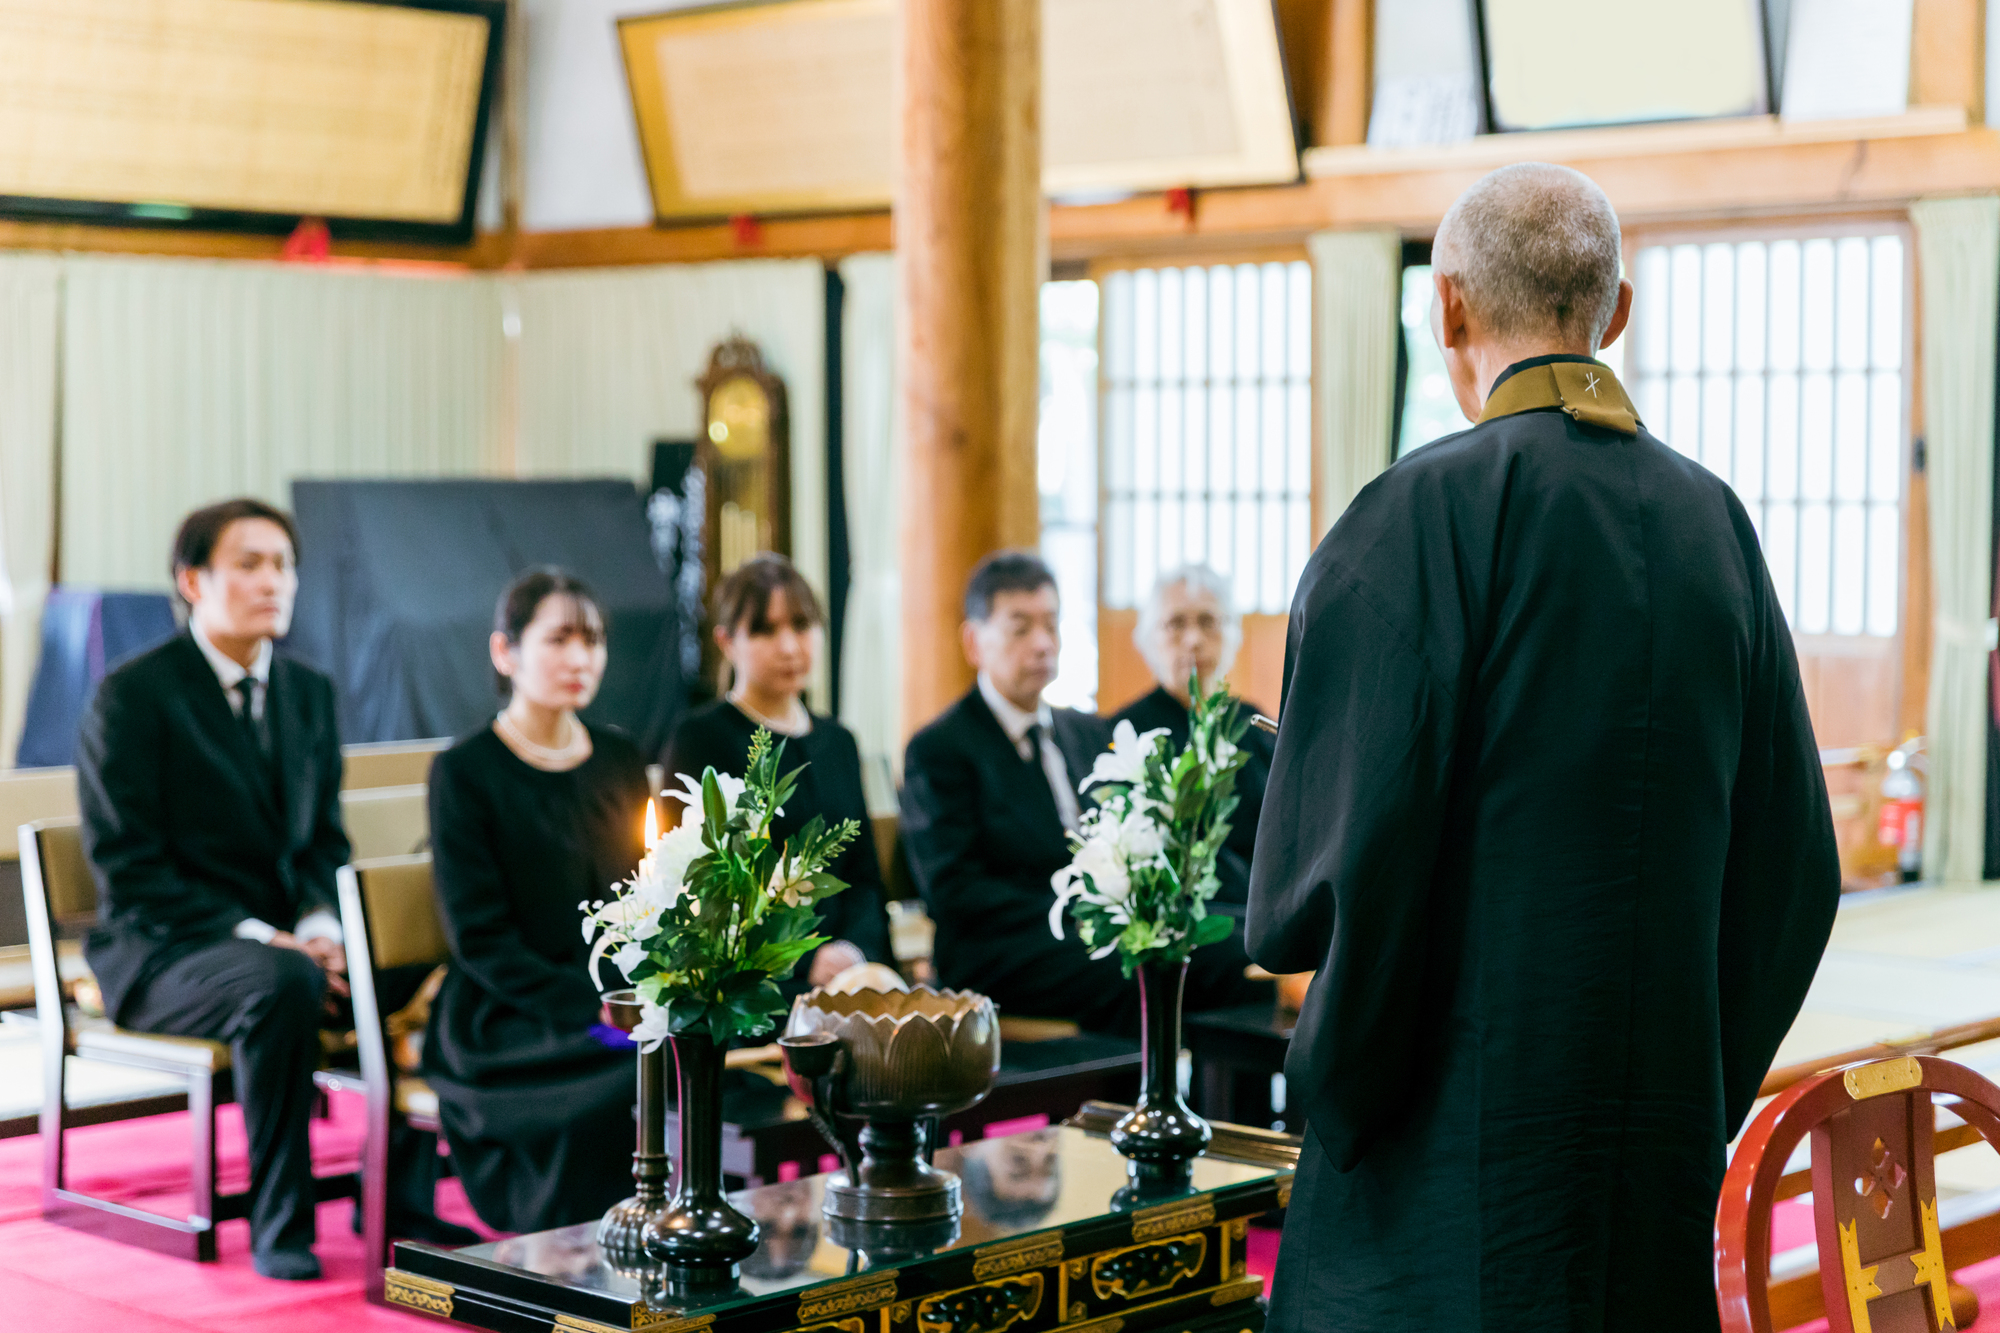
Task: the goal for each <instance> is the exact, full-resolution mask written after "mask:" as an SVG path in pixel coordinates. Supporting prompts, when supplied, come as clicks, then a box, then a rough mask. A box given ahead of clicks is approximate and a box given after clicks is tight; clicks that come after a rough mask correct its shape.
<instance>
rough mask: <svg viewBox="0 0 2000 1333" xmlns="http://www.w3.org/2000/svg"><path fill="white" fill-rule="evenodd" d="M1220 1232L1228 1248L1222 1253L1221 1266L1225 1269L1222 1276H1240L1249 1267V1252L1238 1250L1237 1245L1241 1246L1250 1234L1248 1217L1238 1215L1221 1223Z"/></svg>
mask: <svg viewBox="0 0 2000 1333" xmlns="http://www.w3.org/2000/svg"><path fill="white" fill-rule="evenodd" d="M1222 1234H1223V1236H1224V1238H1225V1239H1227V1240H1228V1242H1229V1249H1228V1251H1227V1253H1226V1254H1225V1255H1224V1262H1223V1268H1224V1269H1225V1270H1226V1271H1225V1272H1224V1273H1223V1276H1224V1277H1232V1278H1235V1277H1242V1276H1243V1274H1244V1273H1245V1272H1247V1271H1248V1270H1249V1267H1250V1265H1249V1263H1248V1259H1249V1254H1248V1252H1247V1251H1242V1250H1239V1248H1238V1247H1240V1246H1242V1245H1243V1243H1244V1241H1245V1240H1246V1239H1247V1238H1248V1237H1249V1235H1250V1219H1249V1218H1247V1217H1239V1218H1237V1219H1236V1220H1235V1221H1233V1222H1224V1223H1223V1224H1222Z"/></svg>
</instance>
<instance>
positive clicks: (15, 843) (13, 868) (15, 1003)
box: [0, 768, 83, 1133]
mask: <svg viewBox="0 0 2000 1333" xmlns="http://www.w3.org/2000/svg"><path fill="white" fill-rule="evenodd" d="M74 814H76V770H75V769H73V768H16V769H11V770H8V771H5V772H0V883H4V882H6V881H8V880H12V881H14V882H15V883H18V882H19V880H20V874H21V868H20V865H19V864H18V862H19V861H20V858H21V848H20V843H19V829H20V827H21V825H23V824H32V823H34V822H35V821H36V820H38V819H62V818H64V817H66V816H71V815H74ZM60 961H61V964H62V972H63V980H64V981H65V982H71V981H74V980H76V978H77V975H78V974H79V973H80V972H81V971H82V970H83V965H82V960H81V958H80V956H79V951H78V948H77V945H76V942H75V941H73V940H69V941H64V942H63V944H62V946H61V960H60ZM34 1002H35V969H34V965H33V962H32V960H31V959H30V958H29V955H28V946H27V945H25V944H10V945H4V946H0V1009H26V1008H27V1007H28V1006H30V1005H32V1004H33V1003H34ZM27 1132H29V1133H33V1130H28V1131H27Z"/></svg>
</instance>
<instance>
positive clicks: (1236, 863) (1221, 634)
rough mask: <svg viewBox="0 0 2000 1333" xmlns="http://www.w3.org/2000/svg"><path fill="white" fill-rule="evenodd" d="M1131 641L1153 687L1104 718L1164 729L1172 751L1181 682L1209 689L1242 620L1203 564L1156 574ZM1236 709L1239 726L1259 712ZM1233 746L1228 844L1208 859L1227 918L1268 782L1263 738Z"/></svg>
mask: <svg viewBox="0 0 2000 1333" xmlns="http://www.w3.org/2000/svg"><path fill="white" fill-rule="evenodd" d="M1132 641H1133V643H1135V644H1136V645H1138V648H1139V655H1140V656H1141V657H1143V658H1145V659H1146V666H1147V667H1148V668H1149V669H1150V670H1151V671H1152V673H1153V679H1154V680H1155V681H1157V682H1158V684H1157V686H1156V687H1155V688H1154V690H1153V692H1152V693H1151V694H1147V695H1144V696H1142V697H1140V698H1138V699H1136V700H1134V701H1133V702H1132V703H1129V704H1127V705H1126V706H1125V707H1123V708H1121V709H1119V710H1118V711H1117V712H1116V713H1114V714H1112V715H1111V720H1112V721H1113V722H1114V723H1117V722H1130V723H1131V724H1132V726H1133V727H1134V728H1135V729H1136V730H1138V731H1139V732H1141V733H1144V732H1147V731H1151V730H1152V729H1153V728H1155V727H1165V728H1166V729H1167V733H1168V739H1169V740H1171V741H1172V742H1173V744H1174V747H1175V748H1176V749H1179V748H1180V747H1181V746H1184V745H1186V744H1187V741H1188V702H1189V701H1188V677H1189V676H1190V675H1194V674H1199V675H1200V677H1201V679H1202V680H1203V681H1205V682H1207V685H1206V686H1205V687H1204V688H1209V687H1212V686H1213V685H1214V684H1215V683H1216V682H1218V681H1220V680H1221V679H1222V678H1223V676H1225V675H1226V674H1228V671H1229V667H1230V664H1231V663H1232V662H1234V661H1235V659H1236V650H1237V648H1239V647H1240V646H1241V645H1242V643H1243V617H1242V616H1240V615H1238V614H1236V610H1235V608H1234V606H1232V605H1231V601H1230V596H1229V583H1228V580H1226V579H1224V578H1223V577H1222V575H1220V574H1218V573H1216V572H1215V571H1214V570H1212V569H1210V568H1209V567H1208V566H1207V565H1183V566H1182V567H1181V568H1179V569H1171V570H1168V571H1167V572H1166V573H1164V574H1162V575H1160V579H1159V582H1157V583H1155V584H1154V585H1153V592H1152V595H1151V596H1150V597H1148V598H1147V599H1146V604H1145V605H1144V606H1142V607H1140V608H1139V623H1138V624H1136V625H1135V626H1133V628H1132ZM1238 706H1239V708H1240V709H1241V710H1242V713H1243V714H1245V715H1246V716H1244V719H1243V720H1244V721H1245V722H1248V721H1249V720H1250V719H1249V718H1248V716H1247V714H1249V713H1252V712H1257V711H1260V710H1258V708H1257V706H1256V705H1255V704H1251V703H1245V702H1243V701H1241V700H1239V701H1238ZM1237 744H1238V745H1241V746H1242V747H1243V748H1244V749H1245V750H1247V751H1248V752H1249V758H1248V760H1247V761H1245V763H1244V765H1243V767H1242V768H1239V769H1238V770H1236V795H1237V798H1238V802H1239V803H1238V805H1237V807H1236V812H1235V813H1234V814H1232V815H1231V816H1230V817H1229V839H1228V841H1226V842H1224V843H1223V845H1222V850H1221V853H1220V854H1219V855H1217V857H1216V858H1215V874H1216V878H1217V879H1219V880H1221V881H1222V887H1221V888H1220V889H1219V890H1217V892H1216V895H1215V905H1216V906H1218V907H1219V908H1221V909H1222V910H1223V911H1226V912H1229V913H1230V914H1231V915H1232V916H1241V915H1242V912H1243V904H1244V903H1245V902H1246V901H1247V900H1248V898H1249V896H1250V852H1251V849H1252V848H1254V847H1255V846H1256V845H1257V815H1258V813H1259V812H1260V811H1261V810H1262V809H1263V808H1264V786H1265V784H1266V783H1268V782H1269V781H1270V780H1271V737H1270V736H1269V735H1268V734H1266V733H1265V732H1261V731H1259V730H1257V729H1256V728H1255V727H1246V728H1245V729H1244V732H1243V737H1242V739H1241V740H1239V741H1238V742H1237Z"/></svg>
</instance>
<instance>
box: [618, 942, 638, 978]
mask: <svg viewBox="0 0 2000 1333" xmlns="http://www.w3.org/2000/svg"><path fill="white" fill-rule="evenodd" d="M645 961H646V946H645V945H643V944H638V943H633V944H628V945H626V946H625V947H624V948H622V949H620V950H618V952H616V953H614V954H612V955H611V965H612V966H613V967H615V968H617V969H618V970H619V972H620V973H622V974H623V975H624V977H625V980H627V981H630V980H631V979H632V971H633V969H634V968H636V967H638V966H639V964H641V963H643V962H645Z"/></svg>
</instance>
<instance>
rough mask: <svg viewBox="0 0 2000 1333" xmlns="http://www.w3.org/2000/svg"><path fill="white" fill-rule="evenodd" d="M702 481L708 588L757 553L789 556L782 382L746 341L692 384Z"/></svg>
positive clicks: (719, 356)
mask: <svg viewBox="0 0 2000 1333" xmlns="http://www.w3.org/2000/svg"><path fill="white" fill-rule="evenodd" d="M695 385H696V387H697V388H699V389H700V390H701V402H702V413H701V415H702V434H701V439H700V440H699V442H698V443H697V445H696V450H697V452H696V460H697V461H698V462H699V463H700V465H701V470H702V473H703V475H704V476H705V477H706V478H707V482H708V485H707V490H708V541H707V543H706V546H707V563H708V575H709V586H710V587H713V586H715V583H716V582H717V581H718V580H720V579H721V578H723V577H724V576H725V575H727V574H728V573H729V572H730V571H731V570H733V569H735V568H736V567H737V566H738V565H740V564H742V563H743V562H744V561H745V560H747V559H749V558H750V557H751V556H753V555H755V554H756V553H757V552H759V551H776V552H777V553H778V554H780V555H786V556H788V555H790V554H791V553H792V522H791V498H792V495H791V492H792V487H791V470H792V469H791V464H792V453H791V440H790V423H789V421H788V420H787V416H786V412H785V382H784V381H783V380H781V379H779V378H778V377H777V376H776V375H773V374H772V373H771V371H770V368H769V367H768V366H766V365H765V364H764V354H763V353H762V352H760V351H758V350H757V344H755V343H753V342H751V341H750V340H749V339H747V338H743V337H732V338H730V339H729V340H728V341H727V342H724V343H722V344H721V345H719V346H718V347H717V348H716V349H715V351H714V352H712V353H711V354H710V355H709V358H708V370H707V371H706V372H704V373H703V375H702V377H701V378H700V379H698V380H696V381H695Z"/></svg>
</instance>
